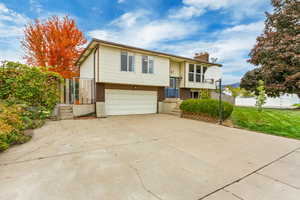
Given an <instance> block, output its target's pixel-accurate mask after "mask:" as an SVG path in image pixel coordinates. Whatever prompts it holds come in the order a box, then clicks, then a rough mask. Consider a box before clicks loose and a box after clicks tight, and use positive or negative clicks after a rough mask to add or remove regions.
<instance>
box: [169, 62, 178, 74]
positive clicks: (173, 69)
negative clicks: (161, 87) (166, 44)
mask: <svg viewBox="0 0 300 200" xmlns="http://www.w3.org/2000/svg"><path fill="white" fill-rule="evenodd" d="M170 76H172V77H180V63H178V62H171V63H170Z"/></svg>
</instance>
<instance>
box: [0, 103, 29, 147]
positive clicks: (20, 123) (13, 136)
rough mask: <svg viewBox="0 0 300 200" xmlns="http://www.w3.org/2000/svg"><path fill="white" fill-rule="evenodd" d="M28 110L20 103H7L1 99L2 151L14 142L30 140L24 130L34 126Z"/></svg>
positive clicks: (0, 138) (0, 126) (0, 137)
mask: <svg viewBox="0 0 300 200" xmlns="http://www.w3.org/2000/svg"><path fill="white" fill-rule="evenodd" d="M26 115H28V112H27V111H26V110H25V109H24V108H23V107H22V106H20V105H7V104H5V103H3V102H1V101H0V151H4V150H6V149H7V148H8V147H9V146H11V145H13V144H22V143H25V142H27V141H28V140H30V138H31V137H30V136H26V135H24V134H23V130H25V129H27V128H31V127H32V120H30V118H27V117H26Z"/></svg>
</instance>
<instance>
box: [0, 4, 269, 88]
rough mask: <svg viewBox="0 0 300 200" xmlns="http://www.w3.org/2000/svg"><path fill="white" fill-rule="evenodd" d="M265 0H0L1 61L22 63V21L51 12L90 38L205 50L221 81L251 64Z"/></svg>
mask: <svg viewBox="0 0 300 200" xmlns="http://www.w3.org/2000/svg"><path fill="white" fill-rule="evenodd" d="M266 11H268V12H271V11H272V7H271V5H270V0H0V60H12V61H19V62H25V61H24V60H23V57H24V52H23V50H22V48H21V45H20V40H22V38H23V30H24V26H25V25H26V24H27V23H30V22H32V21H33V20H34V19H41V20H45V19H47V18H48V17H50V16H52V15H57V16H65V15H68V16H69V17H71V18H74V19H75V20H76V22H77V25H78V27H79V29H80V30H81V31H83V32H84V34H85V36H86V38H87V39H88V41H90V40H91V39H92V38H98V39H104V40H108V41H112V42H119V43H123V44H127V45H132V46H137V47H140V48H146V49H149V50H156V51H162V52H166V53H172V54H176V55H181V56H185V57H191V58H192V57H193V56H194V54H195V53H199V52H208V53H209V54H210V57H212V58H217V59H218V60H217V62H218V63H220V64H222V65H223V68H222V71H223V82H224V83H225V84H231V83H236V82H239V80H240V78H241V77H242V76H243V74H244V73H245V72H247V71H249V70H251V69H253V68H254V66H252V65H251V64H249V63H247V59H248V58H249V57H248V55H249V52H250V51H251V49H252V48H253V46H254V45H255V42H256V37H257V36H259V35H260V34H261V33H262V31H263V28H264V21H265V12H266Z"/></svg>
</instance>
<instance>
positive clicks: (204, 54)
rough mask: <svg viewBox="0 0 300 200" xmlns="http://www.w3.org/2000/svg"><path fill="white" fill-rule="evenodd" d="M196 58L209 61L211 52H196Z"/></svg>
mask: <svg viewBox="0 0 300 200" xmlns="http://www.w3.org/2000/svg"><path fill="white" fill-rule="evenodd" d="M194 59H196V60H200V61H204V62H209V54H208V53H207V52H202V53H195V56H194Z"/></svg>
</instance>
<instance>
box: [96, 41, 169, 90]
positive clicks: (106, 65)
mask: <svg viewBox="0 0 300 200" xmlns="http://www.w3.org/2000/svg"><path fill="white" fill-rule="evenodd" d="M99 50H100V51H99V56H100V57H99V67H100V69H99V79H98V80H99V82H104V83H119V84H134V85H152V86H168V85H169V59H167V58H163V57H158V56H153V58H154V74H143V73H142V57H141V56H142V54H140V53H135V71H134V72H123V71H121V70H120V68H121V59H120V53H121V50H120V49H118V48H113V47H107V46H103V45H101V46H100V49H99ZM133 53H134V52H133ZM145 55H147V54H145Z"/></svg>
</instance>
